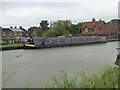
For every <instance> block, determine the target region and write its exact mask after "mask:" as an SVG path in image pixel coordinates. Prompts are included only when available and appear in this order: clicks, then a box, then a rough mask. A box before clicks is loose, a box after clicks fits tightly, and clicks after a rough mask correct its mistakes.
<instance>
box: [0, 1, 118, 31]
mask: <svg viewBox="0 0 120 90" xmlns="http://www.w3.org/2000/svg"><path fill="white" fill-rule="evenodd" d="M118 2H119V0H0V25H1V26H2V27H10V26H17V27H19V26H23V27H24V28H26V29H28V28H29V27H31V26H39V23H40V21H41V20H48V21H50V22H53V21H56V20H66V19H67V20H71V21H72V22H73V23H78V22H87V21H91V20H92V18H96V20H100V19H102V20H105V21H110V20H112V19H117V18H118Z"/></svg>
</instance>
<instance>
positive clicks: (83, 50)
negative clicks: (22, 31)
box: [2, 42, 118, 88]
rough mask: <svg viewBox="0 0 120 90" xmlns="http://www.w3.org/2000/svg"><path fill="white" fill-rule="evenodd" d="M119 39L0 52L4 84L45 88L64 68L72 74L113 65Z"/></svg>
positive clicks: (97, 70) (96, 70)
mask: <svg viewBox="0 0 120 90" xmlns="http://www.w3.org/2000/svg"><path fill="white" fill-rule="evenodd" d="M117 47H118V42H109V43H105V44H93V45H82V46H71V47H59V48H48V49H35V50H11V51H3V52H2V86H3V88H26V87H29V88H44V87H45V84H48V83H50V82H51V81H52V80H51V78H52V77H54V76H57V77H58V78H61V77H62V75H63V73H64V72H67V73H68V76H69V77H70V78H71V77H74V76H75V75H77V76H78V77H79V75H80V74H81V71H82V70H83V69H84V70H85V71H86V72H87V73H98V72H99V70H100V69H101V68H102V67H105V66H106V65H111V66H112V65H114V62H115V59H116V55H117V53H118V51H117V50H116V48H117Z"/></svg>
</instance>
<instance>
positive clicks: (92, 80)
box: [46, 66, 119, 88]
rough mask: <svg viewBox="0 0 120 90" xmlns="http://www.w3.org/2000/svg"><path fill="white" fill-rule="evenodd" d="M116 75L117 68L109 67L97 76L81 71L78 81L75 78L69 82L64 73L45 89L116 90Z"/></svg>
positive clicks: (53, 79)
mask: <svg viewBox="0 0 120 90" xmlns="http://www.w3.org/2000/svg"><path fill="white" fill-rule="evenodd" d="M118 74H119V73H118V67H111V66H106V67H104V68H103V69H101V70H100V73H98V74H91V75H90V74H89V75H88V74H86V73H85V71H84V70H83V71H82V75H81V76H80V79H78V78H77V77H76V76H75V77H74V78H72V79H71V80H70V79H68V75H67V73H64V75H63V78H61V79H59V78H52V84H47V85H46V88H118ZM78 81H80V82H79V83H78Z"/></svg>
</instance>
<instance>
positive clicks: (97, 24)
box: [81, 21, 105, 29]
mask: <svg viewBox="0 0 120 90" xmlns="http://www.w3.org/2000/svg"><path fill="white" fill-rule="evenodd" d="M104 24H105V22H104V21H95V22H84V23H83V25H82V27H81V28H82V29H84V28H86V27H87V28H89V29H92V28H94V27H97V28H103V26H104Z"/></svg>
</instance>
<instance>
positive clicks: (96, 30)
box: [80, 18, 119, 38]
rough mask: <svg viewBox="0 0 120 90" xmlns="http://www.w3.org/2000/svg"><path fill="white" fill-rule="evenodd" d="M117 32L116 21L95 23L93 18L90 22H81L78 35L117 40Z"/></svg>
mask: <svg viewBox="0 0 120 90" xmlns="http://www.w3.org/2000/svg"><path fill="white" fill-rule="evenodd" d="M118 30H119V28H118V22H117V21H116V20H111V22H109V23H105V21H102V20H101V19H100V20H99V21H96V20H95V18H93V19H92V21H91V22H83V24H82V27H81V34H80V35H82V36H107V37H108V38H117V36H118Z"/></svg>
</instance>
